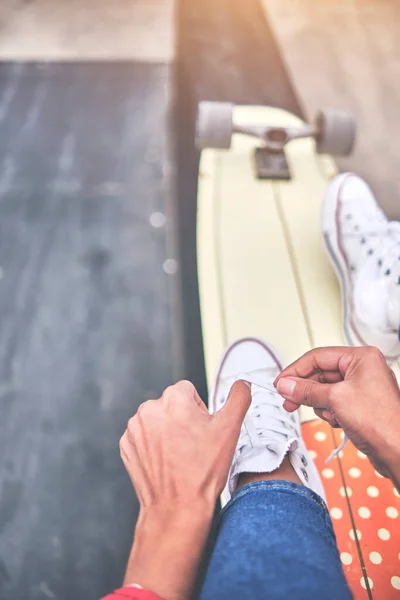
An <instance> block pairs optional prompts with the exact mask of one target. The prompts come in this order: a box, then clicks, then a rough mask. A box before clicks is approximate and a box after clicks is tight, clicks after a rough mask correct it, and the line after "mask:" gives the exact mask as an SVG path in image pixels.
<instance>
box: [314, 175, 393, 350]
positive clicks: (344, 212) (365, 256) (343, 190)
mask: <svg viewBox="0 0 400 600" xmlns="http://www.w3.org/2000/svg"><path fill="white" fill-rule="evenodd" d="M322 228H323V234H324V241H325V245H326V248H327V250H328V253H329V256H330V258H331V261H332V263H333V266H334V268H335V270H336V273H337V275H338V277H339V281H340V284H341V288H342V297H343V313H344V329H345V335H346V338H347V341H348V343H349V344H351V345H353V346H359V345H371V346H376V347H377V348H379V349H380V350H381V351H382V352H383V354H384V355H385V357H386V359H387V360H388V361H392V360H396V359H398V358H399V356H400V339H399V336H400V223H398V222H397V221H388V219H387V218H386V216H385V215H384V213H383V211H382V210H381V208H380V207H379V206H378V203H377V202H376V200H375V198H374V195H373V193H372V191H371V190H370V188H369V187H368V185H367V184H366V183H365V181H363V180H362V179H361V178H360V177H357V176H356V175H353V174H352V173H345V174H343V175H339V176H338V177H335V178H334V179H333V180H332V182H331V183H330V185H329V186H328V189H327V192H326V195H325V201H324V207H323V214H322Z"/></svg>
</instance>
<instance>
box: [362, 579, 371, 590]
mask: <svg viewBox="0 0 400 600" xmlns="http://www.w3.org/2000/svg"><path fill="white" fill-rule="evenodd" d="M367 579H368V584H369V587H370V589H371V590H372V588H373V587H374V582H373V581H372V579H371V578H370V577H367ZM360 583H361V587H363V588H364V590H366V589H367V584H366V583H365V579H364V577H361V579H360Z"/></svg>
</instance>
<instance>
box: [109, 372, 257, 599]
mask: <svg viewBox="0 0 400 600" xmlns="http://www.w3.org/2000/svg"><path fill="white" fill-rule="evenodd" d="M250 403H251V395H250V389H249V387H248V385H247V384H245V383H244V382H242V381H238V382H236V383H235V384H234V386H233V387H232V390H231V392H230V395H229V398H228V400H227V402H226V403H225V405H224V407H223V408H222V409H221V410H220V411H219V412H217V413H215V414H214V415H210V414H209V412H208V410H207V408H206V406H205V405H204V403H203V402H202V400H201V398H200V397H199V395H198V394H197V391H196V389H195V387H194V386H193V385H192V384H191V383H189V382H188V381H181V382H179V383H177V384H176V385H173V386H171V387H169V388H167V389H166V390H165V392H164V393H163V395H162V396H161V398H160V399H158V400H148V401H147V402H145V403H144V404H142V405H141V406H140V407H139V410H138V412H137V414H136V415H135V416H134V417H132V418H131V419H130V420H129V423H128V427H127V429H126V431H125V433H124V435H123V436H122V438H121V441H120V450H121V457H122V460H123V462H124V465H125V468H126V470H127V471H128V474H129V476H130V478H131V481H132V483H133V486H134V488H135V490H136V494H137V496H138V499H139V502H140V515H139V520H138V525H137V528H136V532H135V544H134V547H133V550H132V554H131V558H130V561H129V565H128V570H127V575H126V578H125V583H139V584H140V585H142V586H144V587H147V588H148V589H150V590H152V591H153V592H155V593H158V594H159V595H160V596H162V597H163V598H165V599H166V600H170V598H173V599H175V598H179V599H181V598H188V597H190V591H191V587H192V585H193V581H194V578H195V575H196V570H197V566H198V562H199V560H200V557H201V554H202V551H203V547H204V543H205V540H206V538H207V535H208V531H209V527H210V523H211V520H212V516H213V512H214V508H215V502H216V500H217V498H218V496H219V494H220V493H221V492H222V490H223V488H224V486H225V484H226V480H227V478H228V473H229V469H230V465H231V462H232V458H233V454H234V451H235V448H236V444H237V441H238V438H239V434H240V429H241V426H242V422H243V419H244V417H245V414H246V412H247V410H248V408H249V406H250Z"/></svg>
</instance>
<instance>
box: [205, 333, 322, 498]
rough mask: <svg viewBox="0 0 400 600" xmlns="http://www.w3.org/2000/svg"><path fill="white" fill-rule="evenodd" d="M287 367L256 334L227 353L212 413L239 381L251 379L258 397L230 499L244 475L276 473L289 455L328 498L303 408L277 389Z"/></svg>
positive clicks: (239, 449)
mask: <svg viewBox="0 0 400 600" xmlns="http://www.w3.org/2000/svg"><path fill="white" fill-rule="evenodd" d="M281 370H282V366H281V363H280V361H279V359H278V358H277V356H276V354H275V352H274V351H273V350H272V349H271V348H270V347H269V346H268V345H267V344H265V343H264V342H263V341H262V340H259V339H256V338H244V339H241V340H238V341H236V342H234V343H233V344H232V345H231V346H229V348H228V349H227V350H226V352H225V354H224V355H223V357H222V360H221V363H220V365H219V368H218V371H217V375H216V378H215V381H214V385H213V387H212V390H211V393H210V397H209V411H210V413H214V412H216V411H217V410H219V409H220V408H221V407H222V406H223V405H224V403H225V402H226V399H227V397H228V394H229V391H230V389H231V387H232V385H233V383H234V382H235V381H237V380H238V379H244V380H246V381H248V382H249V383H251V395H252V403H251V406H250V409H249V411H248V413H247V415H246V417H245V420H244V423H243V426H242V430H241V433H240V438H239V442H238V445H237V447H236V451H235V455H234V458H233V461H232V466H231V470H230V473H229V477H228V481H227V484H226V486H225V489H224V492H223V500H224V502H228V500H229V499H230V497H231V495H232V494H233V492H234V491H235V490H236V487H237V480H238V476H239V474H240V473H271V472H272V471H275V470H276V469H277V468H278V467H279V466H280V465H281V463H282V461H283V459H284V458H285V456H286V455H287V454H288V455H289V460H290V462H291V464H292V466H293V468H294V470H295V471H296V473H297V475H298V477H299V478H300V480H301V481H302V483H303V484H304V485H306V486H308V487H310V488H311V489H312V490H314V491H315V492H316V493H317V494H319V495H320V496H322V498H324V499H325V494H324V489H323V486H322V482H321V479H320V477H319V475H318V471H317V469H316V467H315V465H314V462H313V460H312V458H311V456H310V455H309V454H308V452H307V449H306V447H305V445H304V442H303V439H302V437H301V431H300V422H299V416H298V411H296V412H295V413H291V414H290V413H288V412H287V411H286V410H285V409H284V408H283V406H282V404H283V398H282V397H281V396H280V395H279V394H278V392H277V391H276V389H275V388H274V387H273V381H274V380H275V378H276V377H277V375H278V374H279V373H280V372H281Z"/></svg>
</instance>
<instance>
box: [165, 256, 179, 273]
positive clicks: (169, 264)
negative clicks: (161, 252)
mask: <svg viewBox="0 0 400 600" xmlns="http://www.w3.org/2000/svg"><path fill="white" fill-rule="evenodd" d="M163 269H164V271H165V272H166V273H167V275H174V274H175V273H176V272H177V270H178V263H177V262H176V260H175V259H174V258H167V260H165V261H164V264H163Z"/></svg>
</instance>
